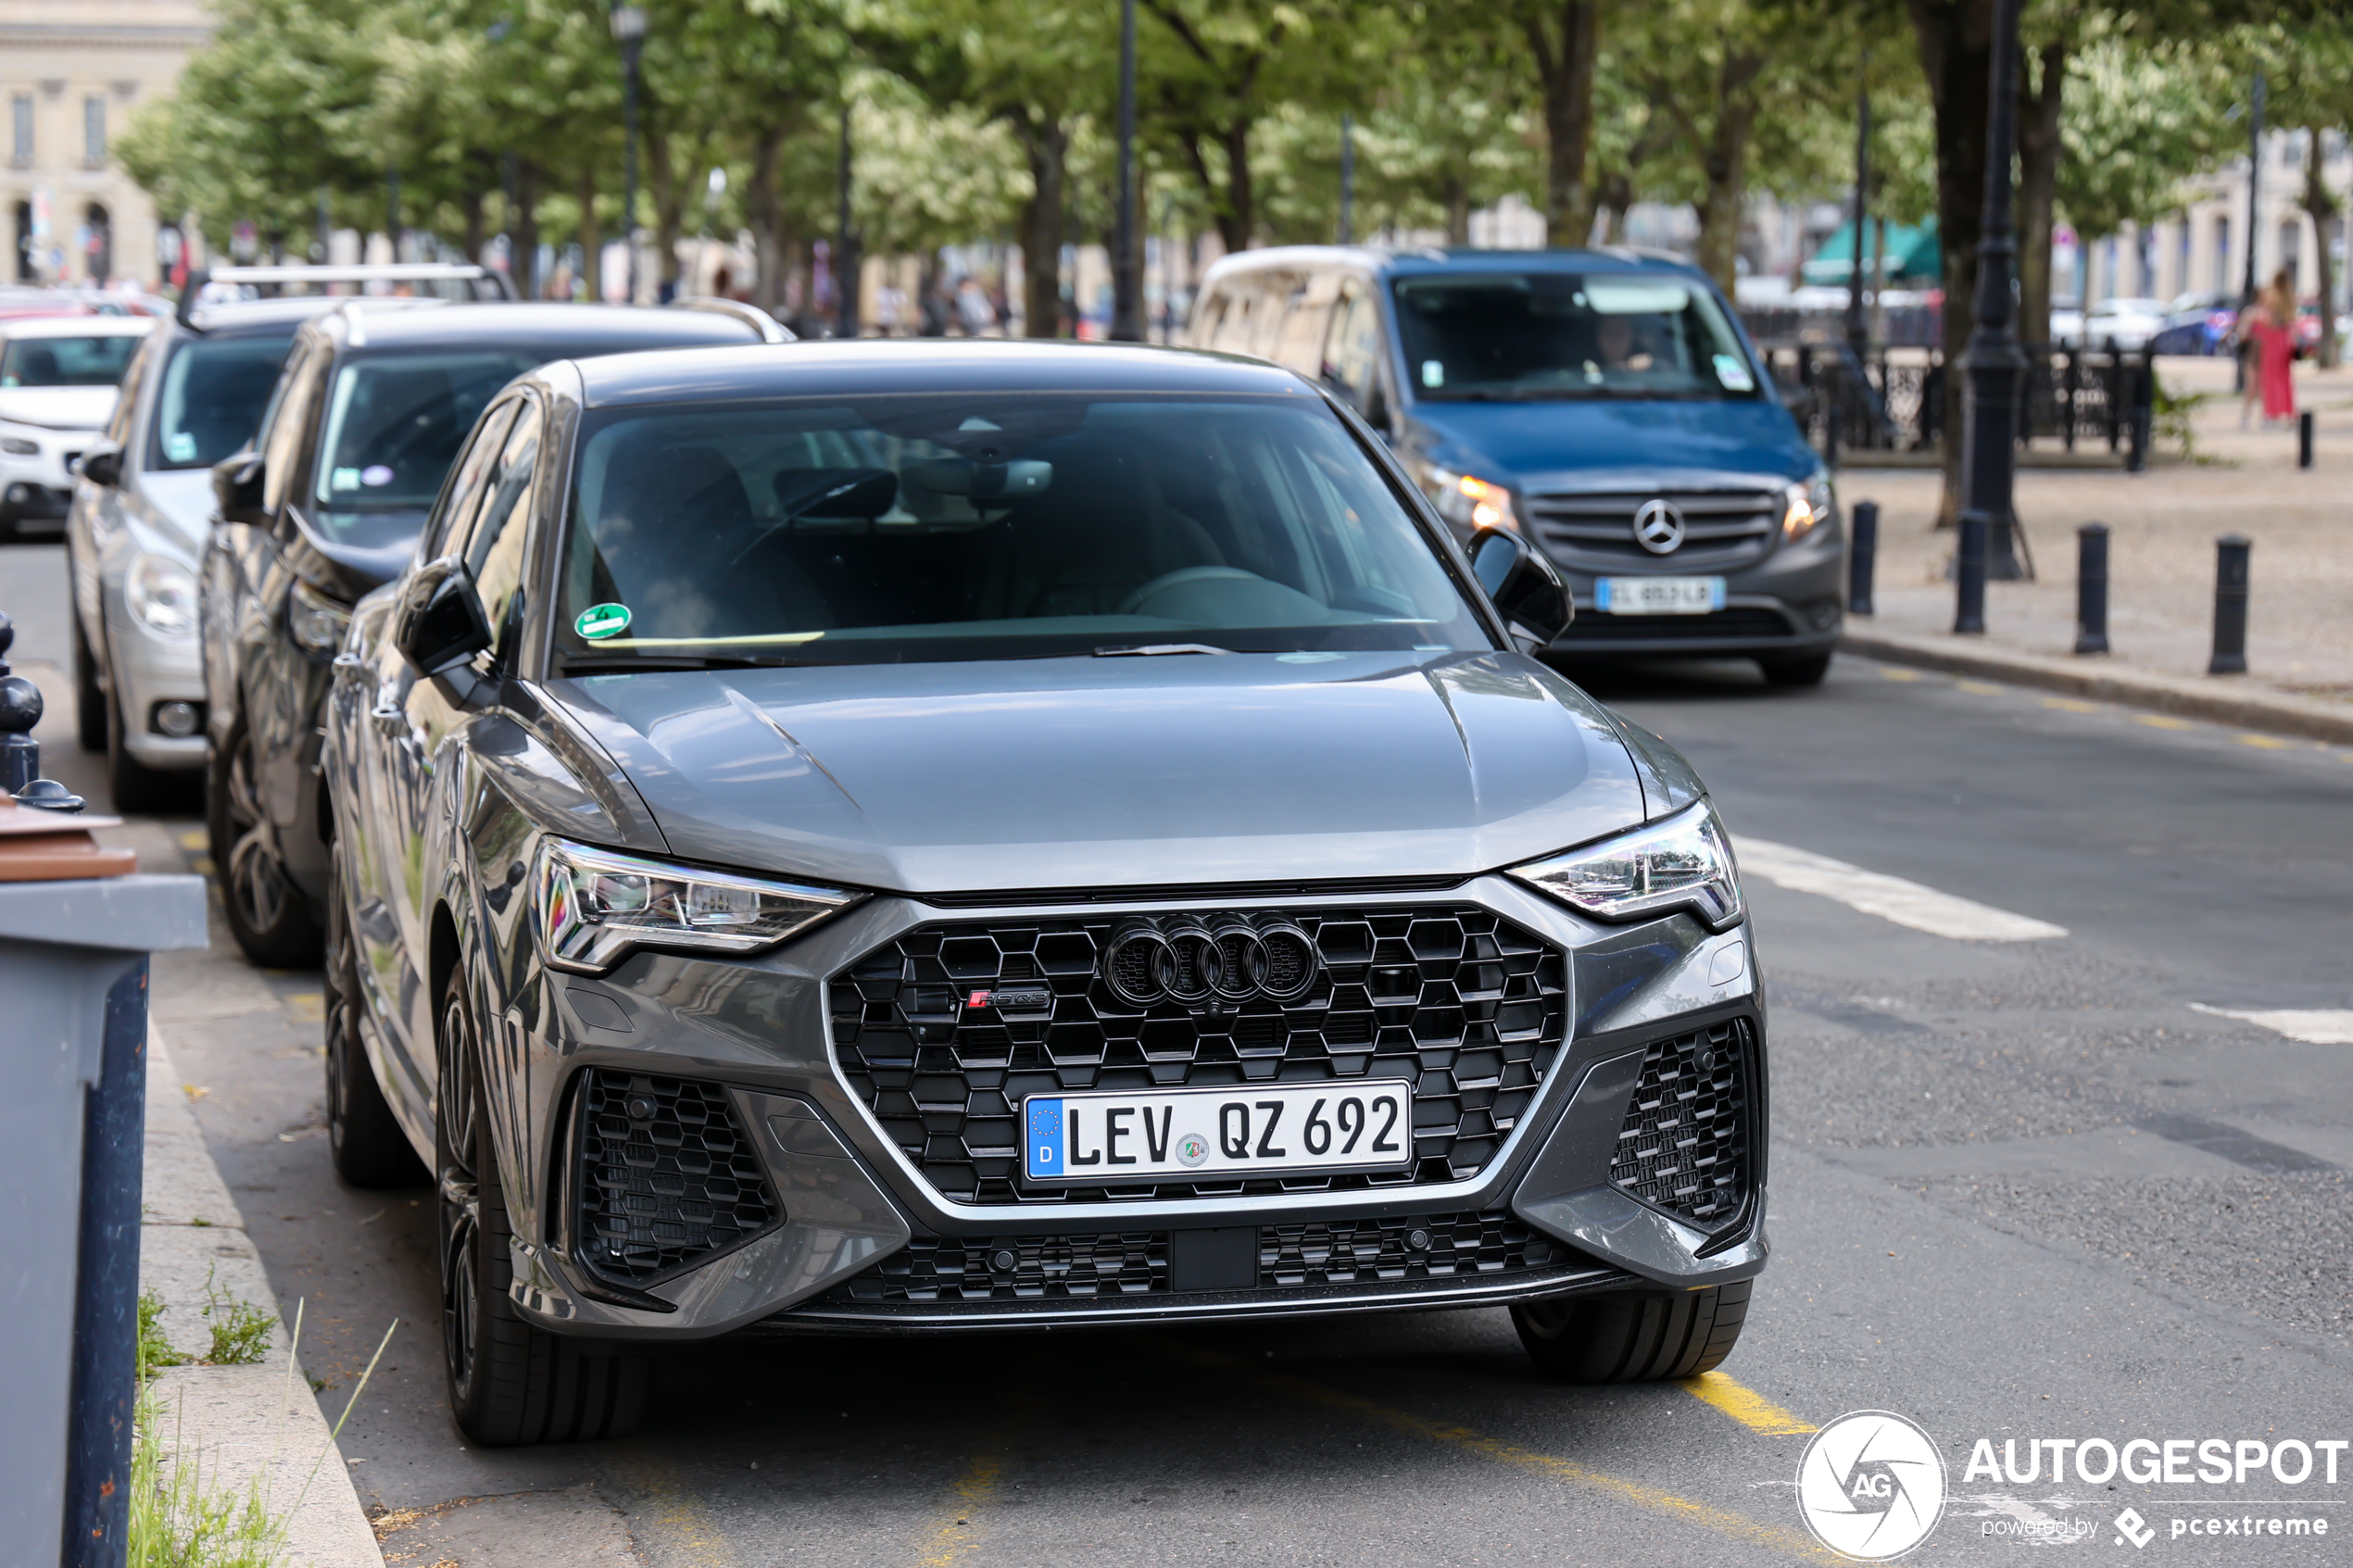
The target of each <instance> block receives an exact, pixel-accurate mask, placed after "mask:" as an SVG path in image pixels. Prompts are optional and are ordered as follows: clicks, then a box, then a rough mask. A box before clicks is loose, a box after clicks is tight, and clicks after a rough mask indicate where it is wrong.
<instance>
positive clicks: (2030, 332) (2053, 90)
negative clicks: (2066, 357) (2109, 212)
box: [2018, 44, 2067, 343]
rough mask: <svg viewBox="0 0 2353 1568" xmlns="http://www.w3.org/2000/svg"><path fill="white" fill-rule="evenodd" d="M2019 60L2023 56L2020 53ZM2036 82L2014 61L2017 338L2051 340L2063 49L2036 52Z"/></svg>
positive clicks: (2047, 46)
mask: <svg viewBox="0 0 2353 1568" xmlns="http://www.w3.org/2000/svg"><path fill="white" fill-rule="evenodd" d="M2020 53H2021V54H2022V55H2024V54H2029V53H2030V52H2029V51H2024V50H2021V51H2020ZM2031 53H2032V54H2037V55H2039V56H2041V61H2042V80H2041V81H2040V82H2029V81H2028V80H2027V71H2026V69H2024V68H2025V66H2026V65H2027V63H2028V62H2027V60H2025V59H2021V60H2020V62H2019V65H2020V70H2019V82H2018V294H2019V309H2018V337H2019V341H2020V343H2048V342H2050V341H2051V223H2052V209H2053V207H2055V206H2056V204H2057V192H2058V163H2059V97H2060V94H2061V92H2062V91H2063V90H2064V89H2065V87H2066V84H2067V45H2066V44H2044V45H2043V47H2042V48H2041V49H2040V50H2038V51H2032V52H2031Z"/></svg>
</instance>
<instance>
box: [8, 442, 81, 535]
mask: <svg viewBox="0 0 2353 1568" xmlns="http://www.w3.org/2000/svg"><path fill="white" fill-rule="evenodd" d="M11 428H12V429H16V428H17V427H11ZM17 438H18V439H19V440H32V441H35V442H37V443H38V444H39V445H40V447H41V450H40V451H39V452H37V453H24V454H21V455H20V454H17V453H6V454H0V520H5V521H13V522H33V521H40V522H59V523H62V522H63V521H65V518H66V513H67V511H68V510H69V508H71V506H72V504H73V467H72V465H73V460H74V459H75V458H79V457H81V456H82V452H83V451H84V449H86V448H87V447H88V446H89V445H90V444H91V443H92V442H94V441H96V440H97V439H98V432H96V431H57V432H44V433H40V434H38V435H35V434H32V433H29V432H23V431H20V430H19V431H18V434H17Z"/></svg>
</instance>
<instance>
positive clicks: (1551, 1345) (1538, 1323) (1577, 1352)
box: [1512, 1280, 1753, 1383]
mask: <svg viewBox="0 0 2353 1568" xmlns="http://www.w3.org/2000/svg"><path fill="white" fill-rule="evenodd" d="M1752 1286H1753V1282H1752V1281H1749V1280H1742V1281H1739V1282H1738V1283H1736V1284H1733V1285H1718V1286H1709V1287H1708V1288H1707V1289H1705V1290H1681V1291H1677V1292H1676V1293H1674V1294H1673V1295H1671V1296H1669V1295H1658V1296H1644V1295H1636V1294H1633V1293H1631V1292H1629V1293H1626V1294H1622V1295H1620V1294H1612V1295H1603V1296H1571V1297H1567V1298H1563V1299H1561V1300H1558V1301H1537V1302H1532V1303H1530V1304H1529V1305H1527V1306H1524V1307H1514V1308H1513V1309H1512V1326H1513V1327H1514V1328H1516V1329H1518V1330H1519V1342H1520V1343H1521V1344H1522V1345H1523V1346H1525V1347H1527V1348H1528V1353H1529V1356H1530V1357H1531V1358H1533V1359H1534V1361H1535V1362H1536V1365H1537V1366H1538V1367H1539V1368H1540V1369H1541V1371H1542V1372H1543V1373H1544V1374H1545V1375H1546V1376H1548V1377H1552V1378H1554V1379H1556V1380H1558V1381H1560V1382H1562V1383H1649V1382H1653V1381H1655V1380H1657V1379H1660V1378H1673V1377H1696V1376H1698V1375H1699V1374H1701V1373H1703V1372H1713V1371H1715V1370H1716V1368H1717V1367H1718V1366H1720V1365H1722V1364H1723V1361H1724V1358H1725V1357H1727V1356H1729V1355H1730V1354H1731V1353H1732V1347H1733V1346H1734V1345H1736V1344H1738V1343H1739V1342H1740V1336H1741V1323H1743V1320H1745V1319H1746V1318H1747V1316H1748V1296H1749V1291H1750V1289H1751V1288H1752Z"/></svg>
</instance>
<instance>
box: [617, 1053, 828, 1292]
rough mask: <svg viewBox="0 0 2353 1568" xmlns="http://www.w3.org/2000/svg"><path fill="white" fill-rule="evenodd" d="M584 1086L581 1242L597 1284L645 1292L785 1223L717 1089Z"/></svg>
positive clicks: (633, 1080) (638, 1076) (646, 1079)
mask: <svg viewBox="0 0 2353 1568" xmlns="http://www.w3.org/2000/svg"><path fill="white" fill-rule="evenodd" d="M580 1077H581V1082H580V1088H579V1103H578V1110H576V1112H575V1115H576V1117H577V1125H578V1129H579V1134H578V1143H577V1146H576V1153H575V1155H574V1158H575V1160H577V1162H578V1163H577V1164H576V1166H575V1171H576V1173H577V1179H576V1180H575V1181H574V1183H573V1194H574V1201H575V1202H576V1203H577V1205H578V1210H577V1211H576V1213H575V1215H574V1221H575V1226H576V1228H575V1231H574V1235H575V1236H578V1238H579V1240H578V1251H579V1261H580V1262H581V1264H582V1265H583V1266H585V1268H587V1269H588V1271H589V1272H590V1273H594V1274H596V1275H597V1276H598V1277H599V1278H601V1279H604V1280H607V1281H609V1282H610V1283H611V1284H614V1285H620V1286H632V1287H635V1288H640V1289H642V1288H643V1287H645V1286H648V1285H656V1284H659V1283H661V1281H663V1280H666V1279H671V1278H673V1277H674V1276H676V1275H678V1274H681V1273H685V1272H686V1270H687V1269H689V1268H692V1267H693V1266H694V1265H695V1264H697V1263H699V1262H701V1261H704V1260H706V1259H708V1258H710V1257H711V1255H713V1254H714V1253H718V1252H724V1251H725V1250H727V1249H728V1248H731V1247H736V1246H738V1245H740V1244H742V1243H743V1242H746V1241H749V1240H750V1239H751V1238H752V1237H753V1236H758V1235H759V1234H760V1233H761V1232H762V1231H765V1230H767V1229H769V1228H770V1227H771V1226H773V1225H776V1224H778V1223H782V1222H783V1219H784V1210H783V1209H782V1208H781V1207H780V1206H779V1205H778V1204H777V1202H776V1199H775V1196H774V1193H772V1192H771V1191H770V1190H769V1187H768V1178H767V1174H766V1173H765V1172H763V1171H762V1170H761V1164H760V1160H759V1157H758V1156H757V1155H756V1154H755V1153H754V1152H753V1150H752V1147H751V1139H750V1138H749V1136H748V1135H746V1134H745V1132H744V1129H743V1127H742V1125H741V1123H738V1122H737V1121H736V1112H735V1110H734V1108H733V1107H731V1106H730V1105H729V1104H728V1101H727V1092H726V1091H725V1090H724V1089H723V1088H721V1087H720V1086H719V1085H716V1084H705V1083H698V1082H696V1081H694V1080H692V1079H686V1078H658V1077H654V1076H652V1075H650V1074H648V1073H612V1072H607V1071H604V1070H602V1069H596V1068H592V1069H590V1070H589V1071H587V1072H585V1073H582V1074H581V1075H580Z"/></svg>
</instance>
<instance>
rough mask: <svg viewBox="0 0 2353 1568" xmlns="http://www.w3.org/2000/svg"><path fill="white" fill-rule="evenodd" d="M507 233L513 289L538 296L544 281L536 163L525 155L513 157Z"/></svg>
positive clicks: (537, 167) (508, 261)
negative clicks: (512, 203)
mask: <svg viewBox="0 0 2353 1568" xmlns="http://www.w3.org/2000/svg"><path fill="white" fill-rule="evenodd" d="M507 233H508V237H509V241H510V244H511V245H512V246H513V247H514V248H513V249H512V250H510V252H509V253H508V256H507V268H508V274H507V275H508V276H509V277H510V279H512V280H513V282H514V285H515V293H517V294H518V295H522V297H523V298H525V299H537V298H538V297H539V291H540V289H541V287H542V286H543V285H544V284H545V282H546V280H544V279H542V278H541V277H540V276H539V166H538V165H537V164H535V163H534V162H532V161H531V160H530V159H529V158H527V157H526V158H517V159H516V160H515V210H514V211H512V212H510V213H509V214H508V215H507Z"/></svg>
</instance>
